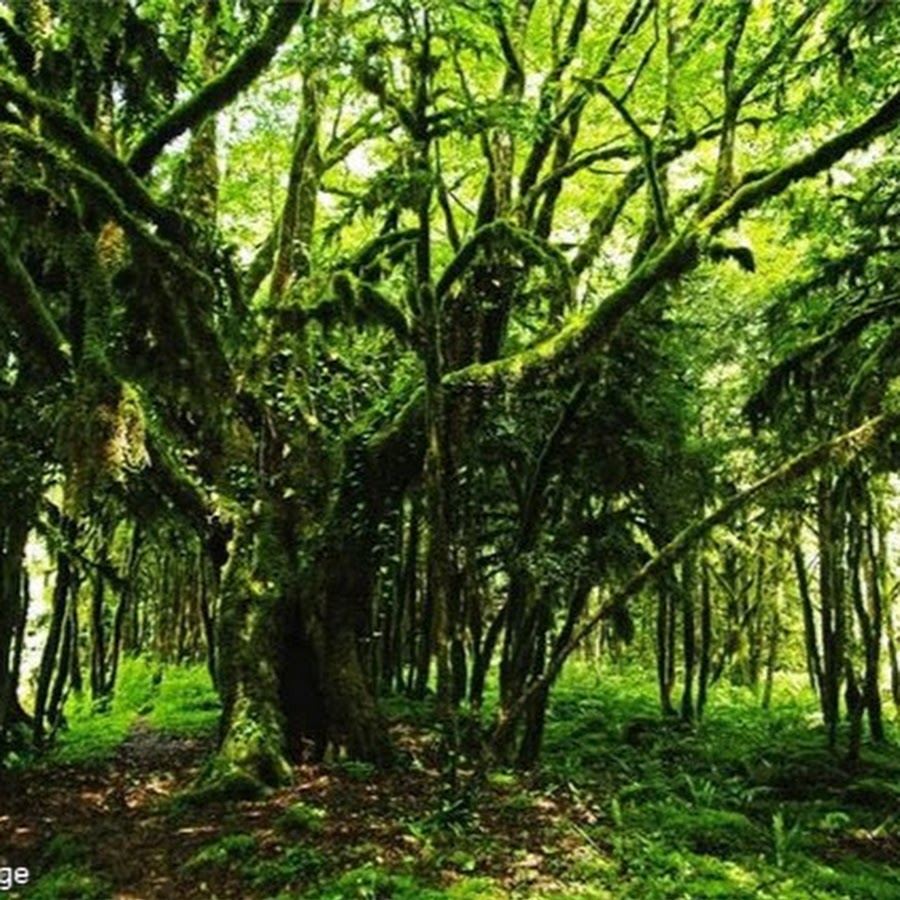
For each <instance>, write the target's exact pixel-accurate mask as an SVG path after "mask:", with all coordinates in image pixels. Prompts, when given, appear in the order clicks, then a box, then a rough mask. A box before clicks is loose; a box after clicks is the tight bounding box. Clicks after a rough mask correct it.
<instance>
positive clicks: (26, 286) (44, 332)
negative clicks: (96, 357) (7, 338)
mask: <svg viewBox="0 0 900 900" xmlns="http://www.w3.org/2000/svg"><path fill="white" fill-rule="evenodd" d="M0 296H2V298H3V308H4V309H5V311H6V313H7V315H8V318H9V320H10V324H11V325H12V327H13V328H15V329H16V330H17V331H18V332H19V337H20V342H19V343H20V346H22V347H23V348H32V349H33V350H34V351H35V355H36V356H37V358H38V361H39V362H40V363H42V364H43V365H44V366H46V367H47V369H49V370H50V372H51V373H52V374H53V375H54V376H56V377H57V378H64V377H65V376H66V375H68V374H69V373H70V372H71V369H72V358H71V354H70V351H69V347H68V344H67V343H66V339H65V337H64V336H63V334H62V332H61V331H60V330H59V326H58V325H57V324H56V321H55V320H54V318H53V316H52V315H51V314H50V311H49V310H48V309H47V307H46V306H45V305H44V302H43V300H41V297H40V294H39V293H38V290H37V288H36V287H35V285H34V282H33V281H32V280H31V277H30V276H29V274H28V272H27V270H26V269H25V266H23V265H22V263H21V262H20V261H19V259H18V257H16V256H15V254H14V253H13V252H12V250H11V249H10V247H9V246H8V245H7V243H6V241H4V240H2V239H0ZM4 318H6V316H4Z"/></svg>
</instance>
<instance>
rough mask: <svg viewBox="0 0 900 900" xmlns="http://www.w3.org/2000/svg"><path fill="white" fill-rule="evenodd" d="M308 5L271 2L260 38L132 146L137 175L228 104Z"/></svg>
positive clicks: (268, 58) (304, 1) (268, 59)
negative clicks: (167, 147) (170, 146)
mask: <svg viewBox="0 0 900 900" xmlns="http://www.w3.org/2000/svg"><path fill="white" fill-rule="evenodd" d="M309 7H310V2H309V0H282V2H276V3H273V4H272V13H271V15H270V16H269V20H268V22H267V23H266V26H265V28H264V29H263V32H262V34H261V35H260V37H259V40H258V41H256V42H255V43H253V44H251V45H250V46H249V47H247V48H246V49H245V50H244V51H243V53H241V54H240V55H239V56H238V57H237V59H235V60H234V62H232V63H231V65H230V66H228V67H227V68H226V69H225V70H224V71H223V72H222V73H221V74H220V75H217V76H216V77H215V78H212V79H210V80H209V81H208V82H207V83H206V84H205V85H203V87H202V88H200V90H199V91H197V93H196V94H194V95H193V96H192V97H190V98H189V99H187V100H185V101H184V102H183V103H180V104H179V105H178V106H176V107H175V109H173V110H172V111H171V112H170V113H169V114H168V115H167V116H165V118H163V119H162V120H160V121H159V122H157V123H156V124H155V125H154V126H153V127H152V128H151V129H150V131H149V133H148V134H146V135H145V136H144V138H143V139H142V140H141V141H140V142H139V143H138V144H137V145H136V146H135V148H134V149H133V150H132V152H131V156H130V157H129V160H128V164H129V166H130V167H131V169H132V171H134V172H135V174H137V175H138V176H143V175H146V174H147V173H148V172H149V171H150V169H151V168H152V167H153V163H154V162H155V161H156V158H157V157H158V156H159V154H160V153H162V151H163V150H164V149H165V147H166V146H167V145H168V144H170V143H171V142H172V141H174V140H175V138H177V137H179V135H182V134H184V133H185V132H186V131H188V130H189V129H191V128H195V127H196V126H197V125H200V124H201V123H202V122H203V121H204V120H205V119H207V118H208V117H209V116H211V115H213V114H214V113H216V112H218V111H219V110H220V109H224V108H225V107H226V106H227V105H228V104H229V103H231V101H232V100H234V99H235V97H237V95H238V94H239V93H240V92H241V91H243V90H244V89H245V88H246V87H247V86H248V85H250V84H251V83H252V82H253V81H254V79H256V78H257V77H258V76H259V75H260V74H261V73H262V72H263V71H264V70H265V68H266V66H268V64H269V63H270V62H271V61H272V58H273V57H274V56H275V54H276V52H277V51H278V48H279V47H280V46H281V45H282V44H283V43H284V41H285V40H286V39H287V36H288V35H289V34H290V32H291V29H292V28H293V27H294V25H295V23H296V22H297V20H298V19H299V18H300V17H301V16H302V15H304V14H305V13H306V12H307V11H308V10H309Z"/></svg>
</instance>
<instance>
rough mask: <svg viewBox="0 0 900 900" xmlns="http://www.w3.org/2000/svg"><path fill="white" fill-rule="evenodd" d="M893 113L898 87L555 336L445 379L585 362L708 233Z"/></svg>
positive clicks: (898, 112)
mask: <svg viewBox="0 0 900 900" xmlns="http://www.w3.org/2000/svg"><path fill="white" fill-rule="evenodd" d="M898 119H900V91H898V92H897V93H896V94H894V95H893V96H892V97H891V98H890V99H889V100H888V101H887V102H886V103H884V104H883V105H882V106H881V107H880V108H879V109H878V110H877V111H876V112H875V113H873V114H872V115H871V116H870V117H869V118H868V119H866V120H865V121H864V122H862V123H861V124H859V125H857V126H856V127H854V128H851V129H849V130H847V131H845V132H843V133H842V134H839V135H837V136H836V137H834V138H832V139H831V140H829V141H826V142H825V143H823V144H822V145H821V146H820V147H819V148H817V149H816V150H814V151H812V152H811V153H809V154H807V155H806V156H802V157H800V158H799V159H796V160H794V161H792V162H789V163H787V164H785V165H784V166H782V167H781V168H779V169H776V170H775V171H774V172H770V173H768V174H766V175H762V176H760V177H758V178H756V179H754V180H752V181H750V182H748V183H746V184H745V185H743V186H742V187H741V188H739V189H738V190H737V191H736V192H735V193H734V194H732V195H731V196H730V197H729V198H728V199H727V200H726V201H724V202H723V203H721V204H720V205H719V206H718V207H716V209H714V210H713V211H712V212H711V213H710V214H709V215H707V216H706V217H705V218H703V219H701V220H700V221H697V222H693V223H691V224H689V225H688V226H686V227H685V228H684V229H683V230H682V231H681V232H680V233H678V234H677V235H675V236H674V237H672V238H671V239H670V240H669V241H668V242H667V243H666V244H665V245H663V246H662V247H661V248H660V249H659V250H658V251H657V252H656V253H654V254H653V255H652V256H650V257H648V258H647V259H646V260H645V261H644V262H643V263H642V264H641V265H640V266H638V267H637V268H636V269H635V270H634V272H632V274H631V275H630V276H629V278H628V279H627V280H626V281H625V283H624V284H623V285H621V287H619V288H618V289H616V290H614V291H613V292H612V293H610V294H608V295H607V297H606V298H605V299H604V300H603V301H602V302H601V303H600V304H599V306H597V308H596V309H595V310H594V311H593V312H592V313H589V314H588V315H587V317H583V318H576V319H574V320H573V321H572V322H571V323H570V324H568V325H567V326H565V327H564V328H562V329H561V330H560V331H559V332H557V334H555V335H553V337H550V338H547V339H546V340H544V341H541V342H540V343H538V344H536V345H534V346H533V347H529V348H527V349H525V350H522V351H521V352H519V353H515V354H513V355H512V356H508V357H506V358H504V359H500V360H496V361H493V362H489V363H478V364H475V365H472V366H467V367H466V368H465V369H460V370H458V371H456V372H454V373H452V374H451V375H448V376H447V386H448V387H450V388H453V389H476V390H482V391H483V390H490V389H492V388H500V387H507V388H509V387H513V386H516V385H519V384H523V383H534V382H535V381H536V380H538V379H540V378H545V379H547V380H550V381H552V380H554V379H555V378H558V377H559V375H560V374H561V373H562V372H564V371H565V370H566V369H567V368H570V367H571V366H573V365H579V364H587V365H590V364H591V359H592V358H593V356H594V355H595V354H596V352H597V350H598V349H599V348H600V347H602V346H603V345H604V344H606V343H608V342H609V340H610V339H611V338H612V336H613V334H614V332H615V330H616V328H617V327H618V325H619V323H620V322H621V321H622V319H623V318H624V316H625V315H626V314H627V313H628V312H629V311H630V310H632V309H633V308H634V307H635V306H637V305H638V304H639V303H640V302H641V301H642V300H643V299H644V298H645V297H646V296H647V295H648V294H649V293H650V292H651V291H652V290H654V289H656V288H658V287H659V286H660V285H662V284H665V283H668V282H670V281H672V280H673V279H675V278H677V277H679V276H680V275H683V274H684V273H685V272H687V271H689V270H690V269H692V268H693V267H694V266H695V265H696V263H697V261H698V260H699V258H700V251H702V250H703V249H704V248H705V246H706V245H707V244H708V243H709V240H710V239H711V238H712V236H713V235H715V234H716V233H718V232H720V231H722V230H723V229H724V228H726V227H729V226H731V225H733V224H734V223H735V222H737V221H738V219H740V217H741V216H742V215H743V214H744V213H745V212H747V211H749V210H751V209H753V208H755V207H757V206H759V205H760V204H762V203H763V202H764V201H766V200H769V199H771V198H772V197H775V196H777V195H778V194H780V193H782V192H783V191H784V190H786V189H787V188H788V187H790V186H791V185H792V184H794V183H795V182H797V181H800V180H801V179H804V178H811V177H812V176H814V175H818V174H819V173H820V172H824V171H825V170H826V169H828V168H830V167H831V166H832V165H834V164H835V163H836V162H837V161H838V160H840V159H841V158H842V157H844V156H846V155H847V154H848V153H849V152H850V151H851V150H855V149H858V148H860V147H863V146H865V145H866V144H868V143H869V142H870V141H872V140H873V139H874V138H876V137H877V136H878V135H880V134H884V133H885V132H887V131H889V130H890V129H892V128H893V127H894V126H895V125H896V124H897V121H898Z"/></svg>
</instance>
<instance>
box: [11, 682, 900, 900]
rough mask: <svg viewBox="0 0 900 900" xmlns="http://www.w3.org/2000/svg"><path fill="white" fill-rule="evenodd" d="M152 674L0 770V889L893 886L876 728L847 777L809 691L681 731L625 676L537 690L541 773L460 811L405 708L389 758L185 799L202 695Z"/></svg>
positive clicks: (200, 735)
mask: <svg viewBox="0 0 900 900" xmlns="http://www.w3.org/2000/svg"><path fill="white" fill-rule="evenodd" d="M191 677H193V676H191ZM179 679H181V680H179ZM166 680H167V681H168V683H169V684H170V695H169V696H168V697H166V696H159V694H158V693H157V694H155V695H154V696H153V697H152V698H151V699H149V700H148V697H149V693H148V692H150V691H151V690H154V689H151V688H147V687H146V686H145V689H142V690H144V694H145V695H141V691H137V692H136V691H135V690H134V689H131V690H130V692H129V690H124V691H123V699H122V700H121V702H119V701H117V703H119V705H118V706H116V707H114V708H113V709H111V710H107V711H104V712H101V713H99V714H97V713H92V714H90V715H81V714H80V713H79V712H78V711H77V710H75V711H74V713H73V717H72V722H71V727H70V729H69V732H67V733H65V734H64V735H63V737H62V739H61V740H60V742H59V745H58V749H57V750H55V751H53V752H52V753H51V754H50V755H49V757H45V758H43V759H39V760H30V761H28V760H26V761H23V763H22V764H21V765H19V766H18V767H16V768H14V769H13V770H12V771H5V772H2V773H0V871H2V867H4V866H25V867H27V868H28V869H29V872H30V876H31V883H30V885H29V886H28V887H27V888H26V889H25V890H23V891H22V892H21V894H16V893H15V892H12V893H8V894H5V895H4V896H13V897H15V896H22V897H30V898H38V900H41V898H44V900H49V898H53V900H56V898H67V897H69V898H96V900H101V898H133V900H152V898H172V897H180V898H194V897H219V898H240V900H255V898H281V900H286V898H308V900H343V898H347V900H366V898H368V900H381V898H385V900H439V898H447V900H503V898H530V897H540V898H555V900H569V898H571V900H576V898H581V900H606V898H610V900H611V898H649V900H657V898H658V900H662V898H671V900H676V898H707V897H709V898H712V897H719V898H729V900H732V898H747V900H749V898H751V897H752V898H763V900H765V898H771V900H838V898H841V900H844V898H849V900H857V898H858V900H879V898H881V900H897V898H898V897H900V889H898V887H897V885H898V884H900V752H898V750H897V740H896V739H897V726H896V724H895V723H893V722H892V723H891V724H890V729H891V742H890V744H889V745H888V746H887V747H883V748H867V750H866V752H865V754H864V757H863V760H862V762H861V763H860V764H859V765H858V766H856V767H854V768H852V770H851V769H848V767H847V766H846V765H844V764H843V763H842V762H841V760H840V758H839V757H836V756H834V755H833V754H830V753H828V752H827V751H826V750H824V749H823V747H822V740H821V739H822V735H821V730H820V729H817V728H816V725H815V713H814V709H813V708H812V707H811V706H810V705H809V703H808V698H807V699H806V700H804V699H802V698H801V699H798V698H797V697H796V696H793V695H791V696H788V697H787V698H786V699H784V698H783V701H784V702H783V703H782V704H780V705H779V706H777V707H774V708H773V709H772V710H766V711H763V710H760V709H759V707H758V704H755V702H754V701H753V698H752V695H751V694H750V693H748V692H745V691H744V692H741V691H733V692H730V693H729V691H728V690H726V691H723V692H722V693H723V696H722V698H721V700H720V702H719V704H718V705H717V706H716V707H715V708H711V710H710V712H709V714H708V716H707V719H706V722H705V723H704V725H703V726H702V727H701V728H696V729H686V728H681V727H680V726H678V725H675V724H672V723H667V722H663V721H660V720H659V718H658V717H657V716H655V713H654V700H653V697H652V690H649V691H648V690H646V689H645V688H644V687H643V686H640V687H639V686H637V685H636V683H635V681H634V679H633V677H630V678H618V677H616V676H605V677H604V678H603V679H598V678H596V677H593V676H585V674H584V673H581V674H580V675H579V676H578V677H577V678H570V679H568V680H567V681H566V682H565V683H563V684H562V685H561V686H560V688H559V690H558V691H557V693H556V697H555V701H554V704H553V708H552V710H551V715H550V718H549V721H548V726H547V738H546V752H545V758H544V762H543V764H542V767H541V769H540V770H539V771H537V772H534V773H529V774H521V773H515V772H512V771H497V772H493V773H491V775H490V776H489V777H488V779H487V783H486V784H485V785H483V786H482V787H481V789H480V791H479V792H478V794H477V797H476V799H475V801H474V802H473V803H471V804H470V805H466V804H465V803H461V802H459V797H458V796H456V797H454V796H451V795H450V794H448V790H447V787H446V783H445V779H444V778H443V777H442V774H441V771H440V769H439V765H438V753H437V746H438V741H437V736H436V735H435V734H434V732H433V730H431V729H430V728H429V727H428V723H429V721H430V713H431V711H430V709H429V708H428V706H427V705H419V706H415V705H411V704H403V703H399V704H396V705H395V708H393V709H391V708H390V707H391V705H390V704H389V705H388V706H389V710H388V712H389V714H390V715H391V718H392V720H393V722H394V724H393V734H394V738H395V742H396V745H397V747H398V748H399V759H400V761H401V762H400V764H398V765H397V766H396V767H395V768H394V769H392V770H390V771H386V772H377V771H375V770H374V769H373V768H372V767H371V766H368V765H366V764H362V763H356V762H352V761H343V762H331V763H323V764H320V765H306V766H299V767H297V769H296V770H295V780H294V784H293V785H292V786H291V787H289V788H285V789H283V790H280V791H276V792H273V793H272V794H270V795H268V796H266V797H265V798H263V799H255V800H240V799H235V798H232V799H228V800H224V799H215V800H210V798H206V799H205V801H204V802H202V803H201V802H197V794H196V792H192V787H193V786H194V784H195V783H196V779H197V775H198V773H199V772H200V770H201V767H202V765H203V763H204V760H205V758H206V757H207V754H208V752H209V750H210V749H211V747H212V730H211V726H212V725H213V724H214V719H215V708H214V703H213V702H211V701H210V697H209V695H208V693H205V692H204V691H206V689H203V688H197V687H196V686H194V688H192V687H191V684H190V680H188V681H185V679H184V677H183V676H181V675H179V674H178V673H177V672H174V670H173V671H172V672H171V673H169V674H167V675H166ZM651 687H652V686H651ZM186 688H187V689H186ZM129 708H130V711H128V710H129ZM126 712H127V715H126ZM463 765H464V764H463ZM463 774H465V773H463Z"/></svg>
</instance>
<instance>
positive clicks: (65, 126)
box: [0, 75, 184, 241]
mask: <svg viewBox="0 0 900 900" xmlns="http://www.w3.org/2000/svg"><path fill="white" fill-rule="evenodd" d="M3 100H6V101H10V102H12V103H14V104H16V105H17V106H19V107H21V108H22V109H24V110H27V111H28V112H31V113H36V114H38V115H39V116H40V118H41V122H42V124H43V127H44V128H45V129H46V130H47V132H49V133H50V134H51V135H53V137H55V138H57V139H58V140H60V141H61V143H62V144H64V145H65V146H66V148H67V149H69V150H70V151H72V152H73V153H74V154H75V155H76V156H77V157H78V159H79V160H80V162H81V163H82V164H83V165H84V166H85V167H87V168H88V169H90V170H91V171H92V172H94V173H96V174H97V176H99V177H100V178H102V179H103V180H104V181H105V182H107V183H108V184H109V185H110V186H111V187H112V189H113V190H114V191H115V192H116V193H117V194H118V195H120V196H121V197H122V199H123V200H124V201H125V202H126V203H127V204H128V206H129V208H130V209H133V210H134V211H135V212H137V213H139V214H140V215H142V216H146V217H147V218H148V219H150V220H151V221H152V222H153V223H154V225H156V226H157V228H159V230H160V233H162V234H165V235H166V236H167V237H169V238H170V239H171V240H173V241H180V240H181V239H182V234H183V231H184V229H183V225H182V222H181V218H180V216H179V215H178V213H176V212H175V211H174V210H172V209H169V208H167V207H165V206H163V205H161V204H160V203H158V202H157V201H156V200H154V199H153V197H152V196H151V195H150V194H149V193H148V192H147V189H146V188H145V187H144V185H143V184H141V182H140V181H139V179H138V178H137V177H136V176H135V175H134V173H133V172H132V171H131V170H129V168H128V167H127V166H126V165H125V164H124V163H123V162H122V161H121V160H120V159H118V157H116V156H115V155H114V154H113V153H111V152H110V151H109V149H108V148H107V147H106V146H105V145H104V144H103V143H101V142H100V141H99V140H98V139H97V137H96V136H95V135H94V134H93V133H92V132H91V131H90V130H89V129H87V128H85V127H84V125H82V124H81V122H79V121H78V120H77V119H76V118H74V117H73V116H72V115H71V114H70V113H69V111H68V110H67V109H66V108H65V107H64V106H62V105H61V104H59V103H56V102H55V101H53V100H48V99H47V98H46V97H42V96H41V95H40V94H38V93H36V92H35V91H32V90H30V89H29V88H27V87H25V85H23V84H21V83H19V82H18V81H17V80H15V79H13V78H11V77H10V76H8V75H0V101H3ZM14 127H15V126H9V125H4V133H5V136H6V137H7V138H9V139H13V140H16V139H17V140H20V141H24V140H25V139H26V138H30V139H31V140H33V141H38V140H40V139H39V138H38V137H36V136H34V135H31V134H30V133H29V132H27V131H26V130H25V129H24V128H20V129H18V131H19V132H20V133H21V136H20V137H18V138H17V137H16V132H15V131H13V130H11V129H13V128H14Z"/></svg>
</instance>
